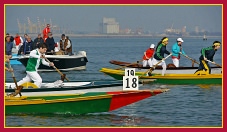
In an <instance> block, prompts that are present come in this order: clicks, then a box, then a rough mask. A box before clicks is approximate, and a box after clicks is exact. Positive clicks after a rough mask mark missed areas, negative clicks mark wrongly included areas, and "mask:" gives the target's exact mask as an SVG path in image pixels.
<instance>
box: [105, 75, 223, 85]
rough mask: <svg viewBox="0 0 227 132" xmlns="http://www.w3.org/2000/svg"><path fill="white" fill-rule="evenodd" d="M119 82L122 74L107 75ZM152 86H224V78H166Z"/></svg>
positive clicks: (153, 82) (160, 79)
mask: <svg viewBox="0 0 227 132" xmlns="http://www.w3.org/2000/svg"><path fill="white" fill-rule="evenodd" d="M105 74H107V75H109V76H111V77H113V78H115V79H117V80H123V75H121V74H111V73H105ZM140 75H141V74H138V75H137V76H140ZM141 79H148V80H149V79H156V78H149V77H146V78H141ZM150 83H152V84H169V85H172V84H173V85H199V84H208V85H221V84H222V78H201V79H198V78H195V79H191V78H190V79H189V78H188V79H184V78H182V79H175V78H172V79H165V78H158V79H156V80H155V81H151V82H150Z"/></svg>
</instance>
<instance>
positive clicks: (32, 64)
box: [17, 43, 54, 88]
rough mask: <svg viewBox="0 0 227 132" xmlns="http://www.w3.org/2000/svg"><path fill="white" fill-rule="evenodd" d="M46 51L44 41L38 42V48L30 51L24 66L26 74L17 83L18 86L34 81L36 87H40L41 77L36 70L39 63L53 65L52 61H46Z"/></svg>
mask: <svg viewBox="0 0 227 132" xmlns="http://www.w3.org/2000/svg"><path fill="white" fill-rule="evenodd" d="M46 51H47V45H46V43H42V44H40V46H39V48H37V49H34V50H32V51H31V52H30V57H29V59H28V62H27V66H26V73H27V75H26V77H24V78H23V79H22V80H20V81H19V82H18V83H17V84H18V86H20V85H22V84H23V83H26V82H31V81H34V84H35V85H37V87H38V88H40V87H41V84H42V78H41V77H40V75H39V74H38V72H37V69H38V67H39V65H40V64H41V63H42V64H43V65H46V66H54V63H53V62H50V63H48V62H47V61H45V53H46Z"/></svg>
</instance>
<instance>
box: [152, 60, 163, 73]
mask: <svg viewBox="0 0 227 132" xmlns="http://www.w3.org/2000/svg"><path fill="white" fill-rule="evenodd" d="M159 61H160V60H156V59H155V58H153V60H152V63H153V65H156V64H157V63H158V62H159ZM158 65H159V66H162V76H164V75H165V73H166V62H165V61H162V62H161V63H159V64H158Z"/></svg>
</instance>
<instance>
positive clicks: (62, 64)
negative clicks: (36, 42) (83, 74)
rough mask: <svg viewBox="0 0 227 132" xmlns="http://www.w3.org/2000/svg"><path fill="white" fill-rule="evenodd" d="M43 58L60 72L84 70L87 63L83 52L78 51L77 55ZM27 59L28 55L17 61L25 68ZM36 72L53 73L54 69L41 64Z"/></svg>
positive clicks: (47, 56)
mask: <svg viewBox="0 0 227 132" xmlns="http://www.w3.org/2000/svg"><path fill="white" fill-rule="evenodd" d="M45 57H46V58H47V59H48V60H49V61H50V62H53V63H54V65H55V67H57V68H58V69H59V70H60V71H70V70H84V69H86V64H87V62H88V59H87V56H86V52H85V51H79V52H78V54H74V55H45ZM28 59H29V55H22V56H20V57H19V58H18V61H20V62H21V63H22V64H23V65H24V66H25V67H26V66H27V61H28ZM38 71H55V68H53V67H48V66H45V65H43V64H41V65H40V66H39V68H38Z"/></svg>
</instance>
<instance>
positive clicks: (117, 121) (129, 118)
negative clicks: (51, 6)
mask: <svg viewBox="0 0 227 132" xmlns="http://www.w3.org/2000/svg"><path fill="white" fill-rule="evenodd" d="M59 39H60V38H55V40H59ZM160 39H161V37H160V38H71V40H72V42H73V49H74V51H76V52H77V51H81V50H84V51H86V52H87V57H88V61H89V62H88V63H87V68H86V70H82V71H71V72H64V73H65V74H66V76H67V77H68V79H69V80H70V81H73V80H77V81H78V80H80V81H84V80H105V79H108V80H111V79H113V78H111V77H109V76H107V75H104V74H103V73H101V72H99V70H100V68H102V67H106V68H118V67H119V66H115V65H112V64H110V63H109V61H110V60H119V61H126V62H136V61H137V60H141V58H142V55H143V52H144V51H145V50H146V49H147V48H148V47H149V46H150V44H151V43H154V44H157V42H158V41H159V40H160ZM175 39H176V38H170V39H169V44H168V46H167V49H168V50H169V51H171V46H172V45H173V44H174V43H175ZM183 40H184V43H183V48H184V51H185V52H186V54H187V55H188V56H189V57H191V58H194V59H196V60H197V61H198V58H199V56H200V50H201V48H203V47H208V46H210V45H212V43H213V41H214V40H218V41H222V40H221V37H220V38H208V40H207V41H202V38H183ZM214 61H215V62H216V63H218V64H220V65H221V64H222V50H221V49H220V50H218V51H217V52H216V55H215V56H214ZM166 63H167V64H168V63H172V60H171V59H170V58H168V59H167V60H166ZM195 65H196V64H195ZM211 65H212V64H211ZM180 66H191V61H190V60H188V59H187V58H185V57H183V56H182V57H181V60H180ZM12 67H13V68H14V73H15V77H16V79H17V80H18V81H19V80H20V79H22V78H23V77H24V76H25V75H26V74H25V68H24V67H23V66H22V65H13V66H12ZM40 75H41V77H42V78H43V81H53V82H54V81H56V80H59V79H60V75H59V73H58V72H40ZM6 81H7V82H12V77H11V74H10V73H8V72H6ZM159 87H165V88H170V91H169V92H167V93H163V94H160V95H157V96H154V97H150V98H148V99H145V100H142V101H140V102H137V103H134V104H131V105H128V106H126V107H123V108H120V109H118V110H114V111H111V112H104V113H95V114H86V115H71V114H62V115H55V114H53V115H20V116H15V115H13V116H12V115H9V116H5V126H6V127H33V126H35V127H221V126H222V87H221V86H209V88H201V87H199V86H196V85H161V86H160V85H151V84H146V85H144V86H142V87H140V89H155V88H159Z"/></svg>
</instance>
